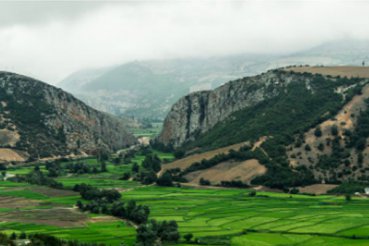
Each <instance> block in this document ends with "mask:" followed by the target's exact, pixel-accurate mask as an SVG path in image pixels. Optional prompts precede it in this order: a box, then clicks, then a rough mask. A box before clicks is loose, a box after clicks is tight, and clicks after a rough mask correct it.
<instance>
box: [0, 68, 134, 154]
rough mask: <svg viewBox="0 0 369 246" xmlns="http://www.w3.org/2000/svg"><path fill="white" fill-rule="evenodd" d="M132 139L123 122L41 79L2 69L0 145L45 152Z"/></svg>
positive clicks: (120, 144)
mask: <svg viewBox="0 0 369 246" xmlns="http://www.w3.org/2000/svg"><path fill="white" fill-rule="evenodd" d="M134 143H136V139H135V138H134V137H133V136H132V135H131V134H129V133H127V132H126V130H125V126H124V124H123V123H122V122H121V121H120V120H118V119H116V118H114V117H113V116H110V115H108V114H105V113H102V112H99V111H97V110H94V109H92V108H90V107H88V106H87V105H85V104H84V103H83V102H81V101H79V100H77V99H76V98H74V97H73V96H72V95H70V94H68V93H66V92H64V91H63V90H61V89H58V88H55V87H53V86H50V85H47V84H45V83H43V82H40V81H37V80H34V79H31V78H28V77H25V76H21V75H17V74H13V73H8V72H0V149H1V148H2V149H8V150H13V151H16V152H17V153H22V156H28V157H31V158H43V157H53V156H64V155H70V154H82V153H93V152H95V151H97V150H108V151H113V150H117V149H120V148H124V147H126V146H129V145H132V144H134Z"/></svg>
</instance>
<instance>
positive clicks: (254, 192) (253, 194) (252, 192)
mask: <svg viewBox="0 0 369 246" xmlns="http://www.w3.org/2000/svg"><path fill="white" fill-rule="evenodd" d="M248 196H249V197H253V196H256V191H254V190H252V191H250V192H249V194H248Z"/></svg>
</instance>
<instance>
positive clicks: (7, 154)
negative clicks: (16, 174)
mask: <svg viewBox="0 0 369 246" xmlns="http://www.w3.org/2000/svg"><path fill="white" fill-rule="evenodd" d="M26 159H27V157H26V155H25V154H23V153H21V152H19V151H15V150H13V149H8V148H0V163H1V162H10V161H15V162H24V161H26Z"/></svg>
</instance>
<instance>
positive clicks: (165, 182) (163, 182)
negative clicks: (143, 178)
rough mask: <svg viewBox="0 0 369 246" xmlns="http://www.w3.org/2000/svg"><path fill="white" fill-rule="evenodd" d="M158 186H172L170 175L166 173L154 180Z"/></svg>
mask: <svg viewBox="0 0 369 246" xmlns="http://www.w3.org/2000/svg"><path fill="white" fill-rule="evenodd" d="M156 184H157V185H159V186H173V180H172V175H171V174H170V173H169V172H168V171H166V172H165V173H164V174H163V175H162V176H161V177H159V178H158V179H157V180H156Z"/></svg>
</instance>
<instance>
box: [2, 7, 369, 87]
mask: <svg viewBox="0 0 369 246" xmlns="http://www.w3.org/2000/svg"><path fill="white" fill-rule="evenodd" d="M368 11H369V1H355V0H351V1H337V0H335V1H334V0H331V1H330V0H326V1H324V0H320V1H298V0H291V1H282V0H280V1H278V0H269V1H262V0H258V1H246V0H245V1H232V0H223V1H221V0H212V1H206V0H193V1H189V0H187V1H179V0H161V1H155V0H151V1H149V0H147V1H140V0H132V1H1V0H0V70H6V71H12V72H16V73H21V74H25V75H28V76H32V77H35V78H37V79H41V80H43V81H46V82H48V83H51V84H57V83H58V82H60V81H61V80H62V79H63V78H65V77H67V76H68V75H69V74H71V73H73V72H75V71H78V70H80V69H85V68H97V67H107V66H112V65H116V64H120V63H124V62H129V61H135V60H145V59H171V58H185V57H208V56H220V55H230V54H241V53H263V54H270V53H273V54H284V53H293V52H296V51H299V50H303V49H308V48H311V47H313V46H315V45H319V44H321V43H324V42H329V41H333V40H336V39H343V38H354V39H369V31H368V29H367V27H368V26H369V18H368Z"/></svg>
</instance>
